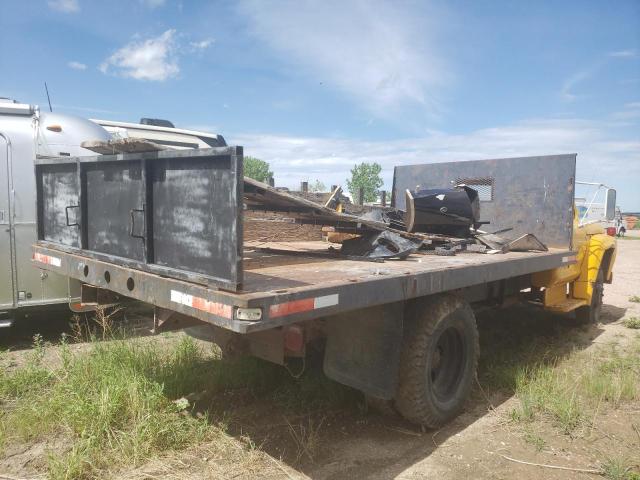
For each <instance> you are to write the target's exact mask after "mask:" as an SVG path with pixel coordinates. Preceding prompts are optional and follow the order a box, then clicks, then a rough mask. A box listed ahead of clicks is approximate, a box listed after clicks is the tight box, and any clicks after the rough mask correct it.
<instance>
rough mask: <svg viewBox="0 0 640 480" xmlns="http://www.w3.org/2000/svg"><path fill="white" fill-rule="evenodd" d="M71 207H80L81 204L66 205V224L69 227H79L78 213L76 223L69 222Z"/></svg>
mask: <svg viewBox="0 0 640 480" xmlns="http://www.w3.org/2000/svg"><path fill="white" fill-rule="evenodd" d="M70 208H80V206H79V205H67V206H66V207H64V216H65V219H66V224H67V227H77V226H78V225H79V223H78V220H77V218H78V217H77V215H76V221H75V222H74V223H69V209H70Z"/></svg>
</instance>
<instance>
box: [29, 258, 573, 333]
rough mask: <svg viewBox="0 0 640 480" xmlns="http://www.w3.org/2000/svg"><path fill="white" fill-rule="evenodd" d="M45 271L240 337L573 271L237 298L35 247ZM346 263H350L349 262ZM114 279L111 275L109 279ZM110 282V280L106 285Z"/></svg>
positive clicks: (532, 268)
mask: <svg viewBox="0 0 640 480" xmlns="http://www.w3.org/2000/svg"><path fill="white" fill-rule="evenodd" d="M33 261H34V263H36V264H37V266H38V267H40V268H45V269H49V270H52V271H55V272H58V273H62V274H65V275H68V276H70V277H73V278H77V279H79V280H81V281H84V282H86V283H88V284H90V285H94V286H97V287H101V288H106V289H109V290H112V291H114V292H116V293H119V294H121V295H125V296H128V297H131V298H134V299H137V300H141V301H143V302H147V303H151V304H153V305H155V306H158V307H162V308H165V309H169V310H174V311H176V312H180V313H183V314H185V315H189V316H192V317H195V318H198V319H200V320H203V321H205V322H209V323H212V324H214V325H217V326H220V327H223V328H226V329H229V330H233V331H235V332H239V333H249V332H253V331H259V330H266V329H269V328H273V327H277V326H281V325H287V324H290V323H294V322H299V321H304V320H311V319H314V318H319V317H324V316H328V315H334V314H338V313H342V312H347V311H351V310H356V309H360V308H365V307H371V306H375V305H383V304H387V303H392V302H397V301H402V300H408V299H411V298H416V297H421V296H425V295H430V294H435V293H441V292H448V291H454V290H457V289H462V288H465V287H471V286H475V285H482V284H485V283H487V282H492V281H497V280H505V279H510V278H516V277H519V276H522V275H528V274H531V273H534V272H539V271H544V270H550V269H554V268H558V267H560V266H565V265H570V264H573V263H575V261H576V257H575V254H574V253H573V252H570V251H555V252H546V253H520V254H518V253H509V254H505V255H500V256H492V258H491V260H487V261H485V262H483V263H476V264H471V265H464V266H456V267H451V268H446V269H428V268H426V267H425V268H421V269H419V270H417V271H414V272H410V271H407V272H406V273H402V274H394V275H388V276H381V275H376V274H375V273H374V271H375V266H372V267H371V268H372V271H371V275H369V276H365V277H362V278H356V279H344V278H341V279H336V280H334V281H330V282H321V283H318V284H309V285H307V286H302V287H295V288H291V289H286V290H277V291H259V292H251V293H236V292H231V291H224V290H219V289H212V288H209V287H207V286H204V285H198V284H194V283H190V282H186V281H182V280H180V279H176V278H170V277H163V276H160V275H158V274H156V273H152V272H145V271H141V270H139V269H135V268H130V267H128V266H126V265H119V264H115V263H111V262H103V261H101V260H98V259H95V258H93V257H89V256H81V255H77V254H72V253H68V252H65V251H62V250H60V249H57V248H49V247H45V246H42V245H35V246H34V253H33ZM345 262H347V261H345ZM106 272H108V275H106ZM107 278H108V280H107ZM238 308H260V309H261V311H262V317H261V319H260V320H258V321H245V320H238V319H237V317H236V313H237V309H238Z"/></svg>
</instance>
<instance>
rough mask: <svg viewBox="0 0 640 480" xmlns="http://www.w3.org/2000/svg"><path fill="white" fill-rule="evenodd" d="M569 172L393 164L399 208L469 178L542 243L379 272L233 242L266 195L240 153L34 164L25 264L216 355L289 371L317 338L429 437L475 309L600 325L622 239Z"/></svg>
mask: <svg viewBox="0 0 640 480" xmlns="http://www.w3.org/2000/svg"><path fill="white" fill-rule="evenodd" d="M575 162H576V155H575V154H571V155H555V156H545V157H523V158H518V159H500V160H488V161H474V162H451V163H447V164H425V165H414V166H407V167H397V168H396V171H395V174H394V190H393V198H394V201H395V203H396V206H398V207H400V208H401V207H402V205H401V201H400V200H399V199H400V198H401V196H402V194H403V192H404V190H405V189H407V188H413V187H414V186H415V185H416V182H420V184H421V185H424V186H425V187H431V186H433V185H436V186H442V185H445V186H446V185H447V179H449V180H448V181H456V182H458V183H459V182H460V180H464V181H465V182H466V184H468V185H470V186H471V187H472V188H474V187H473V186H474V185H477V188H478V190H479V191H480V192H481V194H480V197H481V212H484V213H481V215H484V218H483V220H485V221H488V222H489V225H490V226H491V228H492V229H493V230H494V231H496V230H500V229H503V230H504V229H506V228H512V229H513V233H514V234H520V233H523V232H525V233H534V234H535V235H536V237H537V238H538V239H539V240H541V241H542V242H544V243H545V244H546V245H547V246H548V251H545V252H539V251H535V252H534V251H525V252H508V253H497V254H486V253H472V252H464V251H462V252H459V253H458V254H456V255H453V256H439V255H431V254H428V252H421V251H418V252H416V253H414V254H411V255H410V256H409V257H408V258H406V259H404V260H385V261H384V262H382V263H380V262H369V261H358V260H354V259H340V258H332V257H331V256H328V255H326V254H327V252H328V251H331V250H330V249H329V248H328V245H327V243H326V242H321V241H306V242H302V241H289V242H277V245H272V244H270V243H269V242H243V240H242V218H243V212H244V208H248V207H247V206H246V205H247V204H254V205H255V199H256V198H258V197H259V196H260V195H263V196H265V198H268V195H269V194H270V193H273V190H272V189H270V187H268V186H267V185H263V186H261V185H257V184H256V183H255V182H252V183H250V184H246V185H245V183H244V182H243V176H242V148H241V147H225V148H213V149H207V150H203V149H200V150H198V151H181V152H175V151H162V152H153V153H143V154H120V155H101V156H96V157H94V158H89V157H85V158H75V159H73V158H71V159H70V158H64V159H56V160H53V159H42V160H37V161H36V183H37V185H38V201H37V210H38V238H39V240H38V241H37V243H36V244H34V246H33V263H34V264H35V265H36V266H37V267H38V268H41V269H46V270H50V271H53V272H56V273H60V274H63V275H68V276H69V277H71V278H75V279H78V280H80V281H82V282H83V284H84V285H83V291H82V295H83V301H84V302H87V303H94V304H102V303H104V304H111V303H113V302H116V301H119V300H121V299H122V298H133V299H135V300H139V301H142V302H146V303H149V304H152V305H153V306H154V309H155V319H154V324H155V330H156V331H157V332H161V331H166V330H173V329H185V330H186V331H187V333H189V334H191V335H193V336H196V337H198V338H202V339H205V340H210V341H214V342H216V343H217V344H219V345H220V347H221V349H222V351H223V353H225V354H229V355H231V354H238V353H240V354H250V355H254V356H257V357H260V358H263V359H266V360H268V361H271V362H275V363H278V364H281V365H287V366H288V367H289V369H290V370H291V369H293V368H297V367H296V366H298V367H301V366H303V365H304V362H303V361H302V360H303V359H304V358H305V356H306V355H307V353H308V350H309V349H310V348H315V347H316V346H318V345H321V346H322V351H323V355H324V356H323V369H324V372H325V374H326V375H327V376H328V377H330V378H332V379H334V380H336V381H338V382H340V383H343V384H345V385H349V386H351V387H353V388H356V389H358V390H361V391H362V392H364V394H365V396H366V397H367V398H368V399H369V401H370V402H371V403H372V404H373V405H375V406H379V407H380V406H382V407H384V408H391V409H394V410H395V411H396V412H398V413H399V414H400V415H402V416H403V417H404V418H406V419H407V420H409V421H411V422H414V423H416V424H420V425H424V426H426V427H430V428H437V427H439V426H441V425H442V424H444V423H445V422H447V421H449V420H450V419H452V418H453V417H455V416H456V415H458V414H459V413H460V412H461V411H462V409H463V406H464V402H465V400H466V398H467V396H468V395H469V393H470V391H471V388H472V385H473V382H474V379H475V375H476V369H477V363H478V357H479V353H480V352H479V341H478V338H479V334H478V330H477V326H476V321H475V314H474V311H475V310H477V309H478V308H481V307H482V308H486V307H496V308H498V307H501V306H504V305H507V304H510V303H513V302H515V301H523V302H528V303H530V304H533V306H532V308H544V309H547V310H551V311H554V312H559V313H569V312H575V315H576V317H577V318H578V319H580V320H581V321H583V322H591V323H593V322H597V321H598V317H599V313H600V308H601V305H602V292H603V284H604V283H607V282H611V280H612V278H613V277H612V269H613V264H614V261H615V248H616V246H615V239H613V238H612V237H610V236H607V235H606V234H604V232H603V231H602V228H601V227H598V226H596V225H586V226H582V227H581V226H579V225H578V223H577V217H576V210H575V207H574V201H573V195H574V182H575ZM474 182H476V183H474ZM256 185H257V187H256ZM247 195H248V198H252V199H253V200H254V201H253V202H246V201H245V200H246V198H247ZM243 205H245V207H243ZM514 205H516V206H517V205H519V206H520V208H514V207H513V206H514ZM261 208H262V209H267V210H268V209H273V210H276V211H280V212H282V211H283V210H284V207H283V206H282V205H278V204H277V202H276V203H273V204H269V202H266V203H265V204H263V205H262V206H261ZM287 208H289V213H292V214H294V215H295V214H298V213H300V212H298V211H294V210H293V209H292V208H291V207H287ZM300 218H301V221H304V222H311V221H313V220H312V219H311V220H310V217H309V216H305V215H302V216H301V217H300ZM320 218H325V220H323V223H326V217H322V216H321V217H320ZM338 224H339V222H338V223H336V224H335V225H338ZM338 226H339V225H338ZM356 227H357V225H356ZM343 228H344V225H343ZM265 246H267V247H268V246H277V247H278V250H277V253H273V252H274V251H275V250H269V249H265V248H264V247H265ZM287 250H288V252H287ZM316 253H322V254H323V255H315V254H316ZM559 321H561V320H560V319H559Z"/></svg>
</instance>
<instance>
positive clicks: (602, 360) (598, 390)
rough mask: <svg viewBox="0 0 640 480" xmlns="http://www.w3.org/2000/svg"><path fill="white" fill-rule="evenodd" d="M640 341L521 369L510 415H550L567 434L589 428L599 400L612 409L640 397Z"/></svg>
mask: <svg viewBox="0 0 640 480" xmlns="http://www.w3.org/2000/svg"><path fill="white" fill-rule="evenodd" d="M638 355H640V343H638V342H636V344H635V345H634V346H633V348H632V349H630V350H628V351H624V352H620V351H619V350H618V349H616V348H614V347H611V348H610V349H609V350H605V349H602V350H601V351H599V352H598V354H596V355H588V354H586V353H576V354H573V355H570V356H568V357H567V358H566V359H563V360H559V361H557V362H555V363H549V364H539V365H536V366H533V367H531V368H524V369H522V370H521V371H520V372H519V374H518V376H517V379H516V388H515V393H516V396H517V397H518V399H519V405H518V407H516V408H515V409H514V410H513V411H512V413H511V417H512V419H513V420H515V421H519V422H530V421H533V420H536V419H538V418H539V417H544V418H547V419H550V420H551V421H552V422H553V423H555V424H556V425H557V427H558V428H560V429H561V431H563V432H564V433H566V434H569V435H576V434H579V432H580V431H581V429H583V428H584V427H587V426H589V424H590V422H591V420H592V419H593V417H594V415H597V413H598V408H599V407H600V405H601V404H602V403H606V404H609V405H610V406H612V407H613V408H617V407H619V406H620V405H621V404H623V403H625V402H629V401H632V400H637V399H639V398H640V376H639V375H638V360H637V359H638Z"/></svg>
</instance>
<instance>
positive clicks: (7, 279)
mask: <svg viewBox="0 0 640 480" xmlns="http://www.w3.org/2000/svg"><path fill="white" fill-rule="evenodd" d="M13 277H14V270H13V266H12V264H11V224H10V216H9V147H8V145H7V140H6V138H4V137H3V136H2V135H0V310H2V309H6V308H11V307H13V306H14V305H15V296H14V290H15V286H14V278H13Z"/></svg>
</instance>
